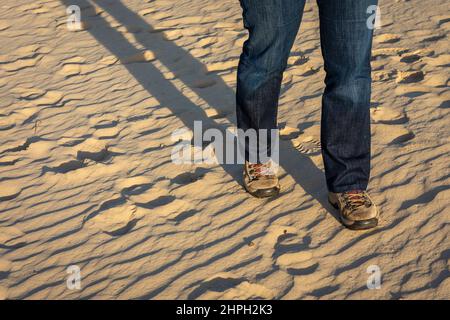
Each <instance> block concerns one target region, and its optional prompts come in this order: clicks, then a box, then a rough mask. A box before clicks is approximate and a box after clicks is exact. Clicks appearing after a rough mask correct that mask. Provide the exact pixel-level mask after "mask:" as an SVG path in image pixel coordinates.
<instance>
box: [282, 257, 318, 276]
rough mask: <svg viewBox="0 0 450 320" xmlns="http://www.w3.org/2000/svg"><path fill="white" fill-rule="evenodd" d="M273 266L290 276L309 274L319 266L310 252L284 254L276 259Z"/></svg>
mask: <svg viewBox="0 0 450 320" xmlns="http://www.w3.org/2000/svg"><path fill="white" fill-rule="evenodd" d="M275 264H276V265H277V266H278V267H279V268H280V269H281V270H284V271H286V272H287V273H289V274H291V275H306V274H310V273H313V272H314V271H315V270H316V269H317V268H318V266H319V264H318V263H317V262H316V261H315V259H314V258H313V254H312V253H311V252H310V251H302V252H293V253H285V254H283V255H281V256H279V257H278V258H277V260H276V262H275Z"/></svg>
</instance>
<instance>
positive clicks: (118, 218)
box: [84, 199, 139, 236]
mask: <svg viewBox="0 0 450 320" xmlns="http://www.w3.org/2000/svg"><path fill="white" fill-rule="evenodd" d="M138 220H139V218H138V217H137V208H136V206H135V205H132V204H129V203H127V202H125V201H123V203H120V201H117V199H116V200H110V201H106V202H104V203H103V204H102V205H101V206H100V209H99V210H98V211H97V212H96V213H95V214H94V215H93V216H91V217H88V218H87V219H86V220H85V224H84V225H85V226H86V227H87V228H92V229H99V230H101V231H102V232H104V233H106V234H108V235H110V236H121V235H124V234H126V233H128V232H129V231H130V230H131V229H133V228H134V226H135V225H136V223H137V222H138Z"/></svg>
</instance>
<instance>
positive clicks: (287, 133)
mask: <svg viewBox="0 0 450 320" xmlns="http://www.w3.org/2000/svg"><path fill="white" fill-rule="evenodd" d="M72 4H76V5H79V6H80V7H81V16H82V19H83V22H82V24H81V27H82V28H81V30H78V31H71V30H68V28H67V24H66V20H67V13H66V6H69V5H72ZM381 13H382V16H381V23H382V27H381V28H380V29H378V30H376V36H375V39H374V48H373V54H374V59H373V69H374V71H373V77H374V84H373V105H372V113H371V114H372V123H373V127H372V128H373V129H372V132H373V162H372V168H373V169H372V179H371V185H370V192H371V194H372V195H373V198H374V200H375V202H376V203H377V204H378V205H379V207H380V210H381V211H382V218H381V225H380V226H379V227H378V228H377V229H375V230H370V231H366V232H352V231H349V230H346V229H345V228H343V227H342V226H341V224H340V223H339V222H338V221H337V215H336V212H335V211H334V210H333V209H332V208H331V207H330V206H329V205H328V204H327V202H326V189H325V181H324V176H323V164H322V160H321V156H320V141H319V120H320V104H321V103H320V101H321V93H322V90H323V77H324V70H323V66H322V58H321V52H320V43H319V31H318V19H317V18H318V10H317V6H316V5H315V3H314V2H308V4H307V9H306V12H305V16H304V21H303V25H302V28H301V31H300V33H299V36H298V37H297V40H296V42H295V45H294V48H293V51H292V54H291V58H290V59H289V66H288V69H287V71H286V74H285V77H284V81H283V88H282V96H281V100H280V112H279V123H280V127H281V128H283V130H282V141H281V183H282V186H283V190H282V194H281V195H280V197H278V198H277V199H275V200H272V201H268V200H258V199H254V198H251V197H250V196H249V195H247V194H246V193H245V192H244V191H243V190H242V187H241V185H240V183H241V182H240V181H241V179H240V174H241V168H240V167H239V166H222V165H211V164H209V165H208V164H198V165H194V164H192V165H191V164H184V165H176V164H174V163H172V161H171V156H170V155H171V151H172V149H173V146H174V145H175V144H176V142H174V141H173V140H172V139H171V135H172V133H173V132H174V131H175V130H177V129H180V128H183V127H187V128H192V126H193V121H194V120H201V121H203V125H204V127H215V128H220V129H225V128H231V127H232V126H233V124H234V121H235V120H234V118H235V117H234V91H235V86H236V81H235V78H236V66H237V63H238V58H239V54H240V51H241V46H242V43H243V42H244V41H245V39H246V37H247V33H246V31H245V30H244V29H243V26H242V20H241V8H240V6H239V3H238V1H237V0H223V1H215V0H176V1H175V0H154V1H138V0H126V1H125V0H123V1H118V0H116V1H113V0H111V1H100V0H99V1H91V2H88V1H80V0H61V1H56V0H37V1H28V0H14V1H13V0H3V1H2V2H1V11H0V107H1V109H0V139H1V140H0V141H1V144H0V297H1V298H8V299H41V298H58V299H73V298H93V299H112V298H142V299H173V298H178V299H181V298H183V299H186V298H188V299H211V298H229V299H233V298H242V299H247V298H264V299H271V298H275V299H335V298H339V299H340V298H349V299H360V298H362V299H416V298H425V299H431V298H437V299H444V298H446V299H449V298H450V277H449V275H450V272H449V264H450V239H449V231H450V226H449V222H450V215H449V209H448V207H449V204H450V201H449V199H450V186H449V183H450V175H449V173H450V172H449V128H450V121H449V119H450V118H449V115H448V113H449V106H450V92H449V90H448V81H449V66H450V53H449V41H448V33H449V30H450V13H449V3H448V1H447V0H411V1H406V0H397V1H394V0H389V1H387V0H386V1H381ZM70 265H77V266H79V267H80V269H81V277H82V278H81V289H80V290H69V289H68V288H67V286H66V280H67V279H68V276H69V274H68V273H67V268H68V266H70ZM373 265H375V266H378V267H379V268H380V271H381V274H382V278H381V280H382V283H381V288H380V289H375V290H369V289H368V288H367V286H366V281H367V279H368V277H369V276H370V275H369V274H368V273H367V268H368V267H369V266H373Z"/></svg>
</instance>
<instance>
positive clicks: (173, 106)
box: [61, 0, 337, 219]
mask: <svg viewBox="0 0 450 320" xmlns="http://www.w3.org/2000/svg"><path fill="white" fill-rule="evenodd" d="M61 2H62V3H63V4H64V5H65V6H69V5H79V6H80V7H81V8H84V7H88V6H89V5H90V3H89V2H88V1H86V0H61ZM92 2H93V3H95V4H96V5H98V6H99V7H101V8H102V9H103V10H104V11H105V13H108V14H109V15H110V16H112V17H113V18H114V19H115V20H116V21H118V22H119V23H120V24H122V25H124V26H130V25H131V26H140V27H141V28H142V29H143V30H154V28H153V26H151V25H150V24H148V22H146V21H145V20H143V19H142V18H141V17H140V16H139V15H137V14H136V13H134V12H133V11H131V10H130V9H128V8H127V7H126V6H125V5H124V4H122V3H121V2H120V1H116V2H114V3H111V2H109V3H105V2H104V1H99V0H93V1H92ZM82 19H83V15H82ZM90 19H91V20H92V22H93V23H92V27H91V28H89V29H88V31H89V32H90V33H91V35H92V36H93V37H94V38H95V39H96V40H97V41H98V42H99V43H100V44H101V45H102V46H104V47H105V48H106V49H107V50H108V51H110V52H111V53H112V54H113V55H115V56H116V57H118V58H119V59H123V58H124V57H127V56H130V55H134V54H138V53H140V52H142V50H140V49H138V48H136V47H135V46H134V45H133V44H131V43H130V42H129V41H128V40H127V39H126V38H125V37H124V36H123V34H122V33H120V32H119V31H117V30H116V29H115V28H113V27H111V26H110V25H109V24H108V22H107V21H105V20H104V19H103V18H102V17H101V16H96V17H93V18H90ZM154 31H156V30H154ZM134 37H135V40H136V42H137V43H138V44H139V45H140V46H142V47H144V48H145V49H147V50H150V51H152V52H154V53H155V55H156V57H157V59H158V60H159V61H160V62H161V64H162V65H164V66H165V68H167V69H168V70H169V71H172V72H173V73H175V74H176V76H177V78H178V79H179V80H181V81H182V82H183V83H184V84H186V85H187V86H189V88H190V89H191V90H192V91H193V92H195V93H196V94H197V95H198V96H199V97H200V98H202V99H203V100H204V101H205V102H206V103H207V104H208V105H209V106H210V107H212V108H214V109H215V110H217V112H218V113H219V114H222V115H223V118H225V119H226V120H228V121H229V122H230V123H235V119H234V109H233V108H234V95H235V93H234V91H233V90H232V89H231V88H230V87H228V86H227V84H226V83H225V82H224V81H223V80H222V78H221V77H220V76H219V75H218V74H217V73H214V72H209V73H207V74H206V72H205V70H206V67H205V65H204V64H203V63H202V62H200V61H199V60H198V59H196V58H195V57H193V56H192V55H191V54H190V53H189V52H187V51H185V50H184V49H182V48H180V47H178V46H177V45H176V44H174V43H173V42H171V41H168V40H166V39H165V38H164V37H163V36H162V34H161V33H160V32H148V31H143V32H138V33H135V34H134ZM186 66H188V70H186ZM123 67H124V68H126V69H127V70H128V71H129V72H130V74H131V75H132V76H133V77H134V78H135V79H136V80H137V81H138V82H139V83H140V84H141V86H142V87H143V88H145V90H147V91H148V93H149V95H150V96H153V97H154V98H155V99H157V100H158V101H159V103H160V105H162V106H165V107H167V108H169V109H170V110H171V111H172V113H173V114H174V115H175V116H177V117H178V118H179V119H180V120H181V121H182V122H183V124H184V126H185V127H187V128H188V129H190V130H193V126H194V120H195V121H202V122H203V127H204V128H205V127H214V128H218V129H221V130H224V129H226V128H225V126H224V125H223V124H222V123H223V121H220V123H219V122H218V121H216V119H217V118H216V119H213V118H210V117H208V116H207V114H206V112H205V111H204V110H203V109H202V107H201V106H199V105H196V104H194V103H193V102H192V101H191V100H190V99H188V98H187V97H186V96H185V95H183V94H182V93H181V92H180V91H179V89H177V88H176V87H175V86H174V85H173V84H172V83H171V82H170V81H168V80H167V79H166V78H165V77H164V76H163V74H162V72H161V71H160V70H159V69H158V68H156V67H155V66H154V65H153V64H152V63H132V64H124V65H123ZM183 69H184V71H183ZM198 77H204V78H205V77H207V79H208V81H213V82H214V83H215V84H214V85H213V86H211V87H208V88H202V86H196V85H194V83H195V81H197V80H198ZM280 165H281V167H282V168H283V169H284V170H285V172H286V173H287V174H289V175H291V176H292V177H293V178H294V180H295V182H296V183H298V184H299V185H301V187H302V188H303V189H304V190H305V192H306V193H307V194H309V195H311V196H312V197H313V198H315V199H316V200H317V201H318V202H319V203H320V204H321V205H322V206H323V207H324V208H325V209H326V210H327V211H328V212H329V213H331V215H332V216H333V217H334V218H336V219H337V216H336V213H335V212H334V210H333V209H332V208H331V206H330V205H329V204H328V201H327V200H326V187H325V179H324V175H323V172H322V171H321V170H320V169H319V168H317V167H316V165H315V164H314V163H313V162H312V161H311V159H310V158H308V157H307V156H304V155H302V154H300V153H299V152H298V151H296V150H295V149H294V148H292V146H291V144H290V143H289V142H287V141H281V143H280ZM222 167H223V169H224V170H225V171H226V172H227V173H228V174H229V175H230V176H231V177H233V178H234V180H236V181H237V182H239V183H241V172H242V171H241V167H240V166H238V165H225V164H224V165H222Z"/></svg>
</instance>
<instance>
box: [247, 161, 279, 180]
mask: <svg viewBox="0 0 450 320" xmlns="http://www.w3.org/2000/svg"><path fill="white" fill-rule="evenodd" d="M248 174H249V176H250V178H251V179H252V180H257V179H261V178H264V177H267V176H273V175H274V174H275V173H274V171H273V169H272V166H271V165H270V164H269V163H250V164H249V165H248Z"/></svg>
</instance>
